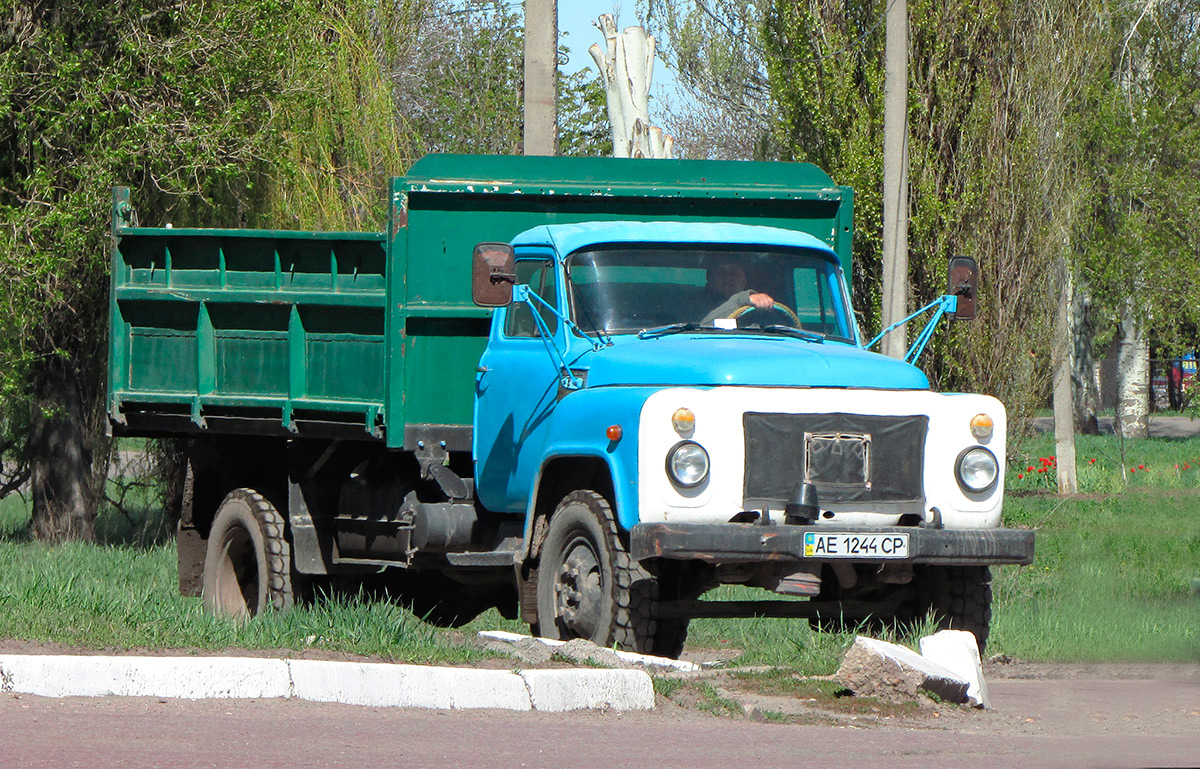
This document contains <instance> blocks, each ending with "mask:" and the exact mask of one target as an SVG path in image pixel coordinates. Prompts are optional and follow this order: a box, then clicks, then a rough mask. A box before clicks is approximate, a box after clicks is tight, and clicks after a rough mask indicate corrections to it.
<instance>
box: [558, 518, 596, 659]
mask: <svg viewBox="0 0 1200 769" xmlns="http://www.w3.org/2000/svg"><path fill="white" fill-rule="evenodd" d="M600 572H601V569H600V560H599V558H598V557H597V555H596V552H595V551H594V550H593V549H592V548H591V546H590V544H589V543H588V542H586V541H584V540H580V539H577V540H575V541H573V542H572V543H571V544H569V545H568V546H567V548H566V556H565V557H564V558H563V562H562V566H561V567H560V568H559V570H558V575H557V579H556V580H555V590H554V592H555V602H554V604H555V610H556V614H557V615H558V619H559V621H560V623H561V624H562V625H563V626H565V627H566V629H567V630H568V631H570V633H571V634H572V635H574V636H576V637H579V638H592V637H593V636H595V634H596V629H597V625H598V620H599V617H600V606H601V603H602V601H603V599H604V592H603V586H602V584H601V579H600Z"/></svg>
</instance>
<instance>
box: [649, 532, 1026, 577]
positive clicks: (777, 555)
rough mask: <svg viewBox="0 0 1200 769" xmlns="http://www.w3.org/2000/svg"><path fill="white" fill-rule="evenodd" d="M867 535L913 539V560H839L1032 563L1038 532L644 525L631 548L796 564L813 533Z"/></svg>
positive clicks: (671, 555)
mask: <svg viewBox="0 0 1200 769" xmlns="http://www.w3.org/2000/svg"><path fill="white" fill-rule="evenodd" d="M814 530H817V531H822V532H839V533H840V532H848V533H862V534H908V536H909V546H908V557H907V558H903V559H896V558H889V559H883V558H871V557H861V558H839V559H837V560H841V561H846V562H849V563H876V562H878V563H884V562H891V563H896V562H899V563H931V564H959V565H964V566H966V565H984V564H1001V563H1015V564H1030V563H1033V535H1034V533H1033V531H1030V530H1027V529H927V528H923V527H919V526H891V527H881V528H869V529H868V528H857V527H849V526H838V527H836V528H835V527H827V526H819V527H815V526H792V525H787V524H782V525H773V526H757V525H755V524H746V523H639V524H637V525H636V526H634V527H633V529H632V531H631V532H630V538H629V549H630V553H631V554H632V556H633V557H634V558H635V559H637V560H639V561H642V560H646V559H648V558H668V559H672V560H698V561H704V562H706V563H760V562H765V561H793V562H807V563H821V562H825V561H829V560H831V559H829V558H827V557H811V558H806V557H805V555H804V534H805V532H810V531H814Z"/></svg>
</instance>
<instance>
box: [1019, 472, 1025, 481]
mask: <svg viewBox="0 0 1200 769" xmlns="http://www.w3.org/2000/svg"><path fill="white" fill-rule="evenodd" d="M1024 477H1025V473H1017V480H1021V479H1022V478H1024Z"/></svg>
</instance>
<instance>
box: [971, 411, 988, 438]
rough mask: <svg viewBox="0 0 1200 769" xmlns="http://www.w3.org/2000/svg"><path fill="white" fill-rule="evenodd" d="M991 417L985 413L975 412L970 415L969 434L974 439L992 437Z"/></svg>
mask: <svg viewBox="0 0 1200 769" xmlns="http://www.w3.org/2000/svg"><path fill="white" fill-rule="evenodd" d="M992 429H993V424H992V418H991V417H989V416H988V415H987V414H976V415H975V416H973V417H971V435H974V436H975V439H976V440H980V441H986V440H988V439H990V438H991V437H992Z"/></svg>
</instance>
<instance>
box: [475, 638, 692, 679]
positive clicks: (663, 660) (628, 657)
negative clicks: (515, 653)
mask: <svg viewBox="0 0 1200 769" xmlns="http://www.w3.org/2000/svg"><path fill="white" fill-rule="evenodd" d="M479 636H480V637H481V638H486V639H488V640H492V641H504V642H505V643H509V644H513V645H517V644H521V643H524V642H527V641H530V640H533V641H537V642H538V643H542V644H545V645H546V646H552V647H555V648H558V647H562V646H564V645H566V644H568V643H576V641H578V640H580V639H576V641H560V640H558V639H556V638H540V637H535V636H527V635H521V634H520V633H510V632H508V631H507V630H480V631H479ZM589 643H590V642H589ZM597 648H600V647H597ZM604 651H605V652H607V653H611V654H613V655H615V656H616V657H617V659H619V660H621V661H622V662H627V663H632V664H634V665H641V666H643V667H658V668H670V669H672V670H682V671H685V672H694V671H697V670H700V666H699V665H697V664H696V663H694V662H688V661H686V660H673V659H671V658H670V657H657V656H655V655H653V654H639V653H637V652H627V651H623V650H619V649H605V650H604ZM597 661H600V660H597Z"/></svg>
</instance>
